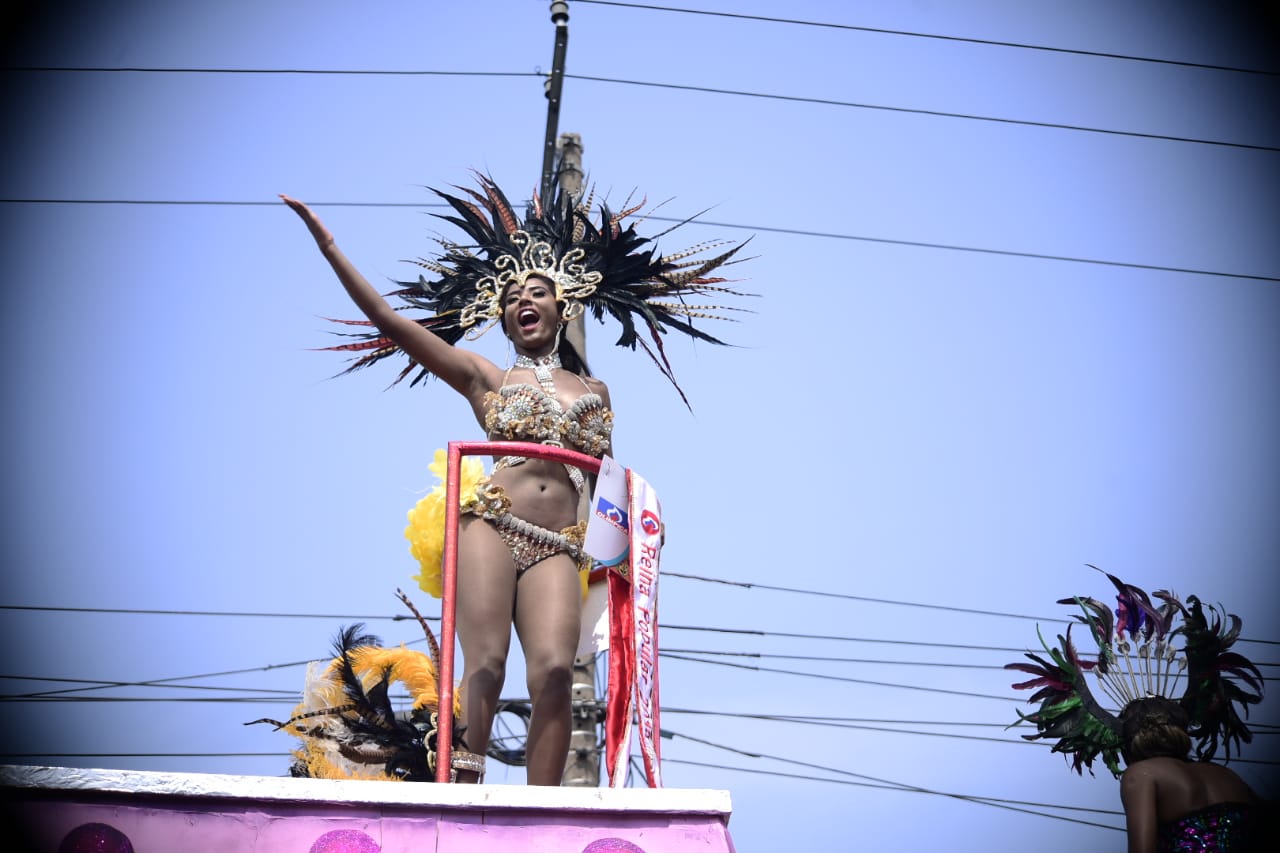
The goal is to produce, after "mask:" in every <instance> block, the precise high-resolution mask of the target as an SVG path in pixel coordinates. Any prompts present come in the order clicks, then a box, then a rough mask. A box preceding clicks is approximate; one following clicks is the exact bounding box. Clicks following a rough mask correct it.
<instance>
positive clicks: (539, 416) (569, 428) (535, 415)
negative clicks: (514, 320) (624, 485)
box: [484, 357, 613, 493]
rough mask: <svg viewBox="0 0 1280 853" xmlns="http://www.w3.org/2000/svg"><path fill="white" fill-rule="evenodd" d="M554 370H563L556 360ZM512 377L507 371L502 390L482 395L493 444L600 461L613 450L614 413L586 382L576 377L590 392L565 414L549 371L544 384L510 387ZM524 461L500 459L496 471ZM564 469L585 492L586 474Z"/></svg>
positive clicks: (542, 379)
mask: <svg viewBox="0 0 1280 853" xmlns="http://www.w3.org/2000/svg"><path fill="white" fill-rule="evenodd" d="M522 358H523V357H522ZM528 361H529V365H528V366H535V365H537V362H536V361H534V360H533V359H528ZM538 361H541V359H539V360H538ZM517 363H519V362H517ZM538 366H541V365H538ZM555 366H556V367H558V366H559V358H556V359H555ZM510 376H511V371H510V370H507V373H506V376H504V377H503V379H502V382H503V385H502V387H501V388H499V389H498V390H497V391H490V392H489V393H488V394H485V396H484V407H485V415H484V428H485V430H486V431H487V432H488V433H489V437H490V438H491V439H504V440H507V441H536V442H539V443H541V444H551V445H555V446H556V447H568V448H570V449H572V450H577V451H579V452H581V453H585V454H587V455H588V456H596V457H599V456H602V455H603V454H604V453H605V452H606V451H607V450H608V449H609V436H610V435H611V434H612V432H613V412H611V411H609V409H608V408H606V407H605V404H604V400H603V399H602V398H601V397H600V395H599V394H597V393H595V392H594V391H592V390H591V386H589V385H587V383H586V381H585V380H584V379H583V378H582V377H580V376H577V374H574V376H575V377H576V378H577V379H578V381H579V382H581V383H582V386H583V387H584V388H586V389H587V393H585V394H583V395H582V396H581V397H579V398H578V399H576V400H574V401H573V402H572V403H570V404H569V408H568V410H567V411H566V410H565V409H564V408H563V407H562V406H561V405H560V401H559V400H558V399H556V394H555V390H556V389H555V385H554V384H552V383H551V379H550V372H549V368H548V373H547V374H546V375H545V377H544V376H542V375H539V376H538V379H539V382H540V385H531V384H529V383H527V382H520V383H517V384H514V385H508V384H506V382H507V379H508V378H509V377H510ZM524 461H525V458H524V457H523V456H504V457H502V458H501V459H499V460H498V462H497V464H496V465H495V466H494V470H495V471H499V470H501V469H503V468H511V467H514V466H516V465H519V464H521V463H522V462H524ZM564 467H565V470H566V471H568V473H569V479H571V480H572V481H573V485H574V487H575V488H576V489H577V490H578V492H579V493H581V492H582V490H583V489H584V488H585V485H586V479H585V478H584V477H583V476H582V471H581V470H579V469H578V468H576V467H574V466H572V465H567V464H566V465H565V466H564Z"/></svg>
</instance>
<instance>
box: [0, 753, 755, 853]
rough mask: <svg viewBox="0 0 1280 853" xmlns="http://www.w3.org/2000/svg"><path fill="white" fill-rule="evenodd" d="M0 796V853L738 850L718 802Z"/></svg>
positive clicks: (191, 789) (288, 786) (276, 794)
mask: <svg viewBox="0 0 1280 853" xmlns="http://www.w3.org/2000/svg"><path fill="white" fill-rule="evenodd" d="M317 783H321V784H317ZM0 797H2V800H0V801H2V803H3V805H2V806H0V809H2V810H3V811H2V814H3V824H0V849H5V850H17V851H24V853H25V852H26V851H33V853H145V851H154V850H165V851H205V850H217V851H264V853H265V851H271V853H287V851H297V853H392V851H418V850H427V851H436V853H445V852H446V851H455V850H456V851H467V853H490V851H493V853H497V851H502V853H509V851H513V850H518V851H521V853H542V851H546V853H553V851H554V853H658V851H663V853H666V851H671V853H683V851H699V853H708V851H711V853H715V852H716V851H719V853H732V851H733V842H732V841H731V840H730V837H729V832H728V827H727V823H728V817H729V810H728V795H727V794H726V793H725V792H723V791H689V790H683V791H681V790H674V789H672V790H651V789H623V790H605V791H602V790H598V789H566V788H541V789H531V788H525V787H522V786H499V785H444V786H437V785H432V784H430V783H391V782H331V781H328V780H311V779H305V780H304V779H277V778H265V777H233V776H214V775H206V774H184V773H173V774H158V773H129V772H127V771H91V770H90V771H86V770H70V769H66V768H20V767H0Z"/></svg>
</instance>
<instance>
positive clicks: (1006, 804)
mask: <svg viewBox="0 0 1280 853" xmlns="http://www.w3.org/2000/svg"><path fill="white" fill-rule="evenodd" d="M670 734H671V735H672V736H674V737H677V738H683V739H684V740H690V741H693V742H695V743H700V744H703V745H704V746H709V747H712V748H713V749H720V750H723V751H725V752H732V753H734V754H736V755H741V756H744V757H747V758H757V759H764V760H768V761H777V762H779V763H781V764H789V765H793V766H796V767H805V768H808V769H810V770H818V771H821V772H823V773H834V774H837V775H840V776H847V777H850V778H853V779H858V780H861V781H864V782H872V783H876V784H879V785H883V786H886V788H888V789H891V790H900V791H910V792H912V793H918V794H931V795H934V796H939V797H948V798H951V799H956V800H963V801H965V802H971V803H976V804H978V805H985V806H993V807H995V808H1003V809H1008V810H1010V811H1016V812H1024V813H1026V814H1034V815H1037V816H1040V817H1048V818H1055V819H1058V820H1069V821H1071V822H1073V823H1085V824H1088V825H1091V826H1099V827H1102V828H1103V829H1119V828H1120V827H1114V826H1110V825H1109V824H1101V823H1094V822H1092V821H1083V820H1079V819H1077V818H1067V817H1064V816H1061V815H1053V814H1047V813H1045V812H1042V811H1037V810H1034V809H1028V808H1023V807H1022V806H1021V805H1018V804H1017V803H1018V801H1017V800H1006V799H1001V798H996V797H981V796H975V795H971V794H957V793H952V792H949V791H938V790H934V789H931V788H924V787H920V786H918V785H909V784H906V783H903V782H894V781H892V780H889V779H883V778H880V777H878V776H871V775H868V774H865V773H855V772H854V771H852V770H845V769H843V768H840V767H830V766H826V765H822V764H814V763H812V762H809V761H800V760H798V759H794V758H783V757H781V756H777V755H765V754H762V753H757V752H751V751H748V750H742V749H737V748H736V747H731V746H726V745H724V744H718V743H714V742H713V741H708V740H703V739H701V738H695V737H691V736H689V735H683V734H679V733H677V732H671V733H670ZM664 760H667V759H664ZM828 781H830V780H828ZM1029 805H1033V806H1037V807H1040V808H1068V807H1065V806H1057V805H1052V804H1048V803H1031V804H1029ZM1081 810H1084V811H1095V810H1094V809H1081ZM1096 811H1100V812H1102V813H1103V814H1118V813H1117V812H1114V811H1104V810H1101V809H1099V810H1096Z"/></svg>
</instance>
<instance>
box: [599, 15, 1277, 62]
mask: <svg viewBox="0 0 1280 853" xmlns="http://www.w3.org/2000/svg"><path fill="white" fill-rule="evenodd" d="M578 2H580V3H593V4H595V5H598V6H621V7H624V8H630V9H648V10H652V11H657V12H683V13H686V14H691V15H707V16H710V17H716V18H736V19H740V20H746V21H761V22H763V23H769V24H792V25H796V26H804V27H821V28H825V29H833V30H851V31H854V32H863V33H877V34H880V35H891V36H906V37H908V38H920V39H936V40H938V41H947V42H960V43H963V44H977V45H985V46H989V47H1009V48H1016V49H1019V50H1029V51H1043V52H1047V53H1063V54H1070V55H1073V56H1089V57H1095V58H1098V59H1119V60H1123V61H1126V62H1146V63H1153V64H1157V65H1174V66H1179V67H1183V68H1201V69H1206V70H1210V71H1232V72H1236V73H1240V74H1260V75H1264V76H1280V71H1266V70H1263V69H1260V68H1243V67H1241V66H1236V65H1216V64H1212V63H1207V62H1190V61H1187V60H1180V59H1160V58H1157V57H1151V56H1134V55H1132V54H1125V53H1107V52H1104V51H1098V50H1080V49H1078V48H1069V47H1052V46H1049V45H1041V44H1027V43H1025V42H1015V41H1000V40H997V39H980V38H971V37H966V36H949V35H942V34H939V33H922V32H917V31H913V30H892V29H886V28H884V27H867V26H859V25H855V24H834V23H828V22H824V21H803V20H798V19H796V18H773V17H767V16H764V15H745V14H741V13H738V12H710V11H706V10H703V9H682V8H676V7H672V6H655V5H651V4H648V3H622V2H617V1H616V0H578Z"/></svg>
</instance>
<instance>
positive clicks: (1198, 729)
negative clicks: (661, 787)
mask: <svg viewBox="0 0 1280 853" xmlns="http://www.w3.org/2000/svg"><path fill="white" fill-rule="evenodd" d="M1107 578H1108V580H1110V581H1111V583H1112V585H1113V586H1114V587H1115V588H1116V592H1117V596H1116V603H1117V607H1116V608H1115V609H1114V611H1113V610H1112V609H1111V608H1110V607H1108V606H1107V605H1106V604H1104V603H1103V602H1101V601H1099V600H1097V599H1095V598H1089V597H1086V596H1075V597H1072V598H1064V599H1061V600H1060V601H1059V602H1058V603H1059V604H1071V605H1075V606H1077V607H1079V608H1080V609H1081V611H1082V613H1081V614H1079V615H1077V616H1076V619H1077V620H1078V623H1075V624H1082V625H1084V626H1085V627H1086V628H1087V629H1088V631H1089V633H1090V636H1091V638H1092V640H1093V642H1094V643H1095V644H1096V645H1097V654H1096V655H1090V656H1087V657H1086V656H1085V655H1083V654H1080V653H1078V652H1077V650H1076V646H1075V643H1074V642H1073V641H1072V639H1071V629H1070V628H1068V629H1067V632H1066V634H1065V635H1060V636H1059V637H1058V645H1057V646H1050V645H1048V644H1047V643H1045V642H1044V640H1043V639H1042V640H1041V643H1042V645H1044V648H1045V653H1046V654H1045V655H1041V654H1039V653H1034V652H1028V653H1027V655H1026V657H1027V658H1029V659H1030V660H1031V661H1032V663H1022V662H1019V663H1011V664H1007V665H1006V667H1005V668H1006V669H1014V670H1019V671H1021V672H1025V673H1028V674H1030V675H1032V676H1033V678H1031V679H1030V680H1028V681H1023V682H1019V683H1017V684H1014V685H1013V686H1014V688H1016V689H1019V690H1026V689H1032V688H1034V689H1035V690H1036V692H1035V693H1034V694H1032V696H1031V697H1030V698H1029V699H1028V700H1027V701H1028V702H1031V703H1033V704H1035V703H1039V708H1038V709H1037V710H1036V711H1034V712H1032V713H1030V714H1023V713H1021V712H1019V714H1018V716H1019V718H1020V720H1019V722H1026V723H1031V724H1032V725H1034V726H1035V727H1036V731H1035V732H1034V733H1033V734H1027V735H1023V737H1024V738H1026V739H1027V740H1041V739H1045V740H1056V741H1057V742H1056V743H1055V744H1054V746H1053V751H1054V752H1058V753H1063V754H1065V755H1070V756H1071V758H1072V761H1071V766H1072V768H1073V769H1074V770H1075V771H1076V772H1077V773H1082V772H1083V770H1084V769H1086V768H1087V769H1089V770H1090V772H1092V767H1093V760H1094V759H1095V758H1097V757H1098V756H1101V757H1102V759H1103V761H1104V763H1105V764H1106V765H1107V767H1108V769H1110V770H1111V772H1112V773H1113V774H1114V775H1115V776H1117V777H1119V778H1120V796H1121V800H1122V802H1123V804H1124V811H1125V827H1126V830H1127V834H1128V839H1129V844H1128V850H1129V853H1189V851H1204V853H1212V851H1253V850H1263V849H1267V850H1271V849H1275V848H1274V842H1275V841H1276V838H1275V831H1276V828H1275V824H1274V820H1271V819H1269V818H1268V815H1267V809H1266V807H1265V806H1264V804H1263V803H1262V802H1261V801H1260V800H1259V799H1258V797H1257V795H1256V794H1255V793H1254V792H1253V791H1252V790H1251V789H1250V788H1249V786H1248V784H1247V783H1245V781H1244V780H1243V779H1241V778H1240V776H1239V775H1237V774H1236V773H1235V772H1234V771H1233V770H1231V769H1229V768H1227V767H1224V766H1222V765H1220V764H1216V763H1214V762H1213V759H1214V758H1215V757H1216V755H1217V753H1218V750H1219V747H1220V746H1221V747H1223V748H1224V751H1225V758H1226V759H1227V760H1230V758H1231V751H1232V747H1233V746H1234V747H1235V749H1236V752H1237V754H1238V753H1239V749H1240V744H1241V742H1244V743H1248V742H1250V741H1251V740H1252V739H1253V735H1252V733H1251V732H1250V731H1249V727H1248V725H1246V724H1245V722H1244V720H1243V719H1242V718H1241V716H1240V713H1239V711H1238V710H1237V706H1239V708H1240V709H1242V710H1244V711H1245V713H1246V714H1247V713H1248V707H1249V706H1250V705H1253V704H1256V703H1257V702H1259V701H1261V700H1262V685H1263V679H1262V674H1261V673H1260V672H1259V671H1258V668H1257V667H1256V666H1255V665H1254V664H1253V663H1251V662H1250V661H1249V659H1248V658H1246V657H1244V656H1243V655H1242V654H1240V653H1239V652H1236V651H1233V650H1232V648H1231V647H1232V646H1233V645H1234V644H1235V641H1236V640H1237V639H1238V638H1239V636H1240V627H1241V621H1240V617H1238V616H1236V615H1234V614H1228V613H1226V612H1225V611H1222V610H1220V609H1219V610H1216V611H1210V612H1211V613H1212V619H1210V618H1209V617H1208V616H1206V614H1205V610H1206V608H1205V606H1204V605H1203V603H1202V602H1201V601H1200V599H1199V598H1197V597H1196V596H1194V595H1189V596H1187V597H1186V599H1185V600H1183V599H1181V598H1179V597H1178V596H1176V595H1174V594H1173V593H1171V592H1168V591H1166V590H1157V591H1156V592H1154V593H1152V594H1150V595H1148V594H1147V592H1146V591H1145V590H1143V589H1142V588H1141V587H1137V586H1134V585H1133V584H1129V583H1125V582H1124V581H1122V580H1120V579H1119V578H1117V577H1116V576H1114V575H1110V574H1108V575H1107ZM1153 599H1155V601H1153ZM1157 602H1159V603H1157ZM1075 624H1073V626H1075ZM1046 655H1047V657H1046ZM1108 708H1113V709H1114V708H1118V709H1119V712H1118V713H1116V712H1113V711H1112V710H1108ZM1193 751H1194V754H1195V755H1194V759H1193V758H1192V755H1191V754H1192V752H1193ZM1122 758H1123V760H1124V763H1125V765H1126V768H1125V769H1124V770H1123V771H1122V770H1121V769H1120V759H1122ZM1268 842H1270V845H1269V846H1268Z"/></svg>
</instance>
